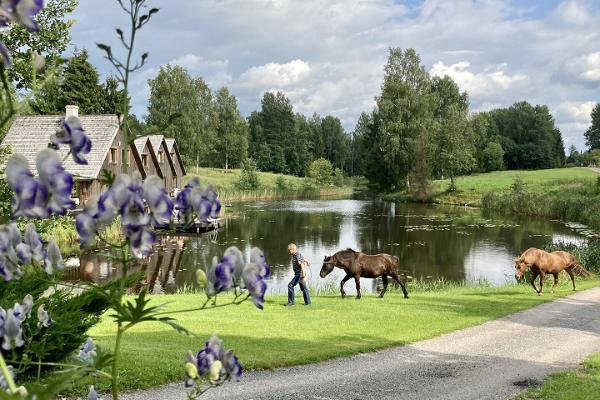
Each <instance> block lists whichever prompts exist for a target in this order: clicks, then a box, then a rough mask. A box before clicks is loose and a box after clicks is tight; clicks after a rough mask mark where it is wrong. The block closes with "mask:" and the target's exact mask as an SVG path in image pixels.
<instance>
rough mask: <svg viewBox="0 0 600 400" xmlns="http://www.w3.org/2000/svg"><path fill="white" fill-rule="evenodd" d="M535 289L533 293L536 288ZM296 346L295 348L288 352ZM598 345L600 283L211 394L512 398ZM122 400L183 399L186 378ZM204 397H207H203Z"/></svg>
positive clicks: (249, 377)
mask: <svg viewBox="0 0 600 400" xmlns="http://www.w3.org/2000/svg"><path fill="white" fill-rule="evenodd" d="M532 295H533V294H532ZM290 351H293V350H290ZM598 351H600V288H595V289H590V290H586V291H583V292H578V293H576V294H574V295H572V296H569V297H566V298H562V299H559V300H556V301H554V302H551V303H546V304H542V305H540V306H537V307H535V308H532V309H530V310H527V311H523V312H520V313H517V314H513V315H511V316H509V317H505V318H502V319H499V320H495V321H490V322H487V323H485V324H483V325H479V326H476V327H472V328H467V329H463V330H460V331H456V332H453V333H449V334H446V335H442V336H439V337H436V338H434V339H430V340H425V341H421V342H417V343H414V344H412V345H407V346H402V347H397V348H392V349H388V350H383V351H378V352H375V353H368V354H361V355H357V356H353V357H348V358H340V359H335V360H331V361H326V362H322V363H318V364H312V365H306V366H298V367H291V368H280V369H276V370H273V371H257V372H249V373H246V374H245V375H244V377H243V378H242V381H241V382H239V383H227V384H225V385H224V386H222V387H219V388H217V389H215V390H212V391H210V392H208V393H206V394H205V397H206V398H207V399H228V400H235V399H253V400H263V399H278V400H279V399H281V400H288V399H289V400H291V399H294V400H296V399H297V400H300V399H302V400H304V399H314V400H334V399H336V400H337V399H350V400H359V399H360V400H363V399H419V400H421V399H444V400H453V399H457V400H458V399H460V400H468V399H507V398H510V397H511V396H513V395H515V394H516V393H518V392H520V391H521V390H522V389H524V387H525V386H528V385H531V384H536V383H538V382H541V381H542V380H543V379H544V377H545V376H546V375H548V374H549V373H552V372H556V371H559V370H563V369H567V368H573V367H575V366H576V365H577V364H578V363H579V362H581V361H582V360H583V359H584V358H585V357H586V356H588V355H590V354H592V353H595V352H598ZM122 398H123V399H125V400H138V399H139V400H149V399H185V392H184V388H183V385H182V384H172V385H167V386H163V387H160V388H156V389H151V390H144V391H139V392H133V393H127V394H123V396H122ZM202 398H204V397H202Z"/></svg>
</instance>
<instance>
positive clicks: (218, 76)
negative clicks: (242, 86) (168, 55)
mask: <svg viewBox="0 0 600 400" xmlns="http://www.w3.org/2000/svg"><path fill="white" fill-rule="evenodd" d="M169 64H175V65H179V66H181V67H183V68H185V69H187V71H188V72H189V73H190V74H191V75H192V76H201V77H202V78H203V79H204V80H205V81H206V83H208V85H209V86H210V87H212V88H213V89H217V88H220V87H221V86H225V85H229V84H230V83H231V82H232V81H233V77H232V76H231V74H230V73H229V72H228V68H229V61H228V60H206V59H204V58H202V57H200V56H197V55H195V54H192V53H187V54H184V55H182V56H180V57H177V58H174V59H173V60H171V61H169Z"/></svg>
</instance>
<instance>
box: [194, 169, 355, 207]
mask: <svg viewBox="0 0 600 400" xmlns="http://www.w3.org/2000/svg"><path fill="white" fill-rule="evenodd" d="M187 174H188V175H187V178H188V179H189V178H190V177H192V176H195V175H197V176H199V177H200V181H201V182H202V184H210V185H212V186H213V187H214V188H215V189H216V191H217V193H218V194H219V197H220V198H221V200H222V201H224V202H230V201H243V200H272V199H285V198H312V197H322V196H347V195H349V194H351V193H352V182H350V181H348V182H345V183H344V185H342V186H333V185H319V184H318V183H317V182H316V181H315V180H313V179H310V178H302V177H298V176H293V175H284V174H275V173H271V172H257V175H258V182H259V187H258V189H256V190H241V189H239V188H238V187H237V183H238V182H239V180H240V175H241V170H240V169H229V170H224V169H219V168H195V167H193V168H188V169H187Z"/></svg>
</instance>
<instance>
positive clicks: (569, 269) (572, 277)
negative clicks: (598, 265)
mask: <svg viewBox="0 0 600 400" xmlns="http://www.w3.org/2000/svg"><path fill="white" fill-rule="evenodd" d="M565 271H567V274H569V276H570V277H571V282H572V283H573V291H575V275H573V269H572V268H565Z"/></svg>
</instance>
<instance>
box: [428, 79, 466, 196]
mask: <svg viewBox="0 0 600 400" xmlns="http://www.w3.org/2000/svg"><path fill="white" fill-rule="evenodd" d="M431 86H432V92H433V95H434V100H435V112H434V115H435V119H436V121H437V124H436V129H433V131H434V132H435V133H434V135H433V138H432V139H433V141H434V143H435V155H436V156H435V157H434V159H433V168H434V173H435V175H436V176H439V177H442V178H443V177H444V176H449V177H450V179H451V180H452V185H454V177H456V176H457V175H461V174H466V173H470V172H471V171H472V170H473V169H475V167H476V160H475V146H474V138H473V134H472V131H471V126H470V124H469V123H468V120H467V113H468V111H469V100H468V96H467V93H466V92H462V93H461V92H460V89H459V88H458V85H457V84H456V83H455V82H454V81H453V80H452V78H450V77H449V76H444V77H443V78H439V77H434V78H433V79H432V82H431Z"/></svg>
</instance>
